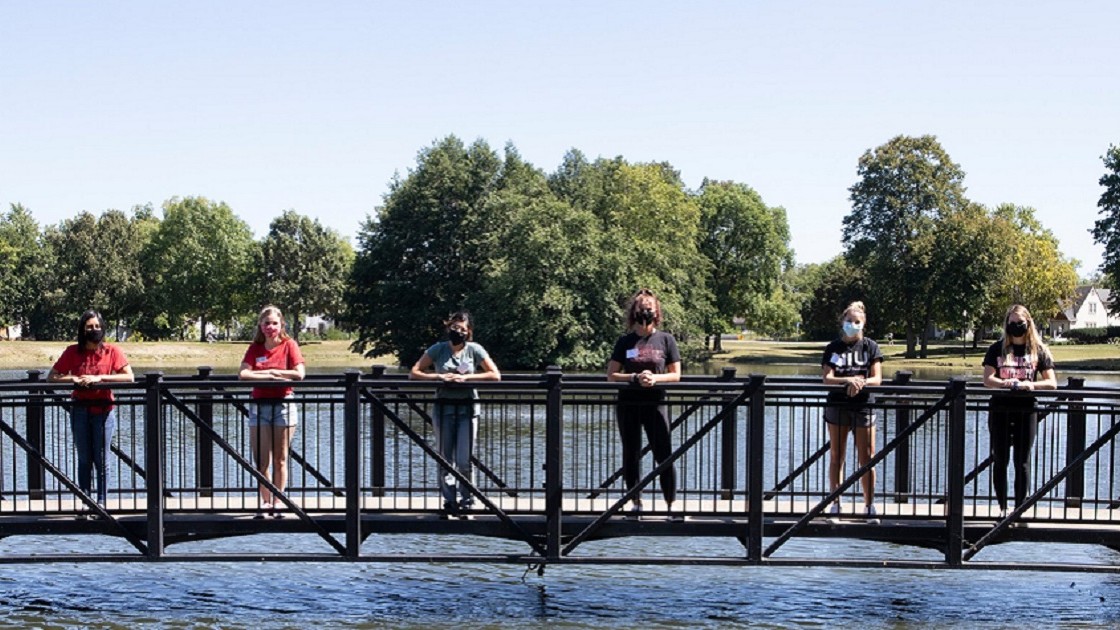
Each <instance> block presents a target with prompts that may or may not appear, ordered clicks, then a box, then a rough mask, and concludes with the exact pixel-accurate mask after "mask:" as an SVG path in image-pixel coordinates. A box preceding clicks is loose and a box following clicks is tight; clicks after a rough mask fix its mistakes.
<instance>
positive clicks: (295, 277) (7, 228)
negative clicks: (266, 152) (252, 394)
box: [0, 197, 354, 340]
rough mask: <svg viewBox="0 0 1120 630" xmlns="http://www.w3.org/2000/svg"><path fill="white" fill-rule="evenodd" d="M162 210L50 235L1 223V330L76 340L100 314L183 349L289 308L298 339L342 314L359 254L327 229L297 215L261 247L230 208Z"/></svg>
mask: <svg viewBox="0 0 1120 630" xmlns="http://www.w3.org/2000/svg"><path fill="white" fill-rule="evenodd" d="M162 210H163V217H162V218H160V217H158V216H156V213H155V211H154V209H153V208H152V207H151V206H150V205H145V206H137V207H134V208H132V210H131V212H128V213H125V212H122V211H120V210H107V211H105V212H103V213H102V214H101V215H100V216H94V215H93V214H92V213H89V212H80V213H78V214H77V215H76V216H75V217H73V218H71V219H67V220H64V221H62V222H61V223H59V224H58V225H49V226H46V227H44V228H42V229H40V227H39V225H38V223H37V222H36V221H35V219H34V217H33V216H32V214H31V212H30V211H29V210H28V209H27V208H25V207H24V206H23V205H21V204H18V203H17V204H12V205H11V207H10V209H9V210H8V212H7V213H6V214H4V215H3V216H2V217H0V325H4V326H13V325H18V326H20V327H21V329H22V334H23V336H24V337H25V338H32V339H46V340H59V339H70V338H71V337H73V336H74V330H75V329H74V323H75V322H76V318H77V316H78V314H79V313H81V312H83V311H84V310H86V309H89V308H95V309H97V310H99V311H101V312H102V314H103V315H104V316H105V317H106V318H107V320H108V321H109V322H112V324H113V326H114V327H115V328H116V329H117V331H116V332H117V337H118V338H119V337H120V336H121V334H120V333H121V332H122V331H123V330H128V331H129V332H130V333H131V334H132V335H133V337H132V338H140V339H170V338H179V339H183V338H185V337H186V335H188V334H190V332H191V331H194V330H195V326H196V325H197V330H198V334H199V335H200V338H204V336H205V331H206V329H207V324H208V323H213V324H215V325H216V326H217V327H219V328H223V329H226V330H231V329H233V328H234V327H235V326H237V327H238V328H240V327H242V326H241V325H244V324H248V326H247V327H248V329H250V330H251V329H252V328H253V325H254V318H255V316H256V312H257V309H258V308H259V307H260V306H261V305H263V304H277V305H280V306H281V308H282V309H283V310H284V312H285V313H286V314H287V316H288V318H289V322H290V323H296V324H297V328H296V329H295V332H296V333H297V334H298V332H299V330H298V322H300V321H301V319H302V316H303V315H311V314H336V313H339V312H340V311H341V310H342V289H343V286H344V285H345V283H346V280H347V277H348V274H349V271H350V267H351V265H352V262H353V258H354V253H353V250H352V248H351V246H350V244H349V242H348V241H346V240H345V239H343V238H342V237H340V236H339V235H338V234H337V233H336V232H334V231H333V230H330V229H328V228H325V227H323V226H322V225H321V224H320V223H319V222H318V221H317V220H313V219H310V218H308V217H305V216H302V215H300V214H298V213H296V212H294V211H291V210H289V211H286V212H284V213H283V214H281V215H280V216H279V217H277V218H276V219H275V220H273V221H272V224H271V225H270V227H269V232H268V234H267V235H266V236H265V237H264V238H262V239H261V240H259V241H258V240H254V238H253V234H252V231H251V230H250V229H249V226H248V225H247V224H246V223H245V222H244V221H242V220H241V219H240V218H238V217H237V216H236V215H235V214H234V212H233V210H232V209H231V208H230V207H229V206H228V205H226V204H225V203H220V202H214V201H210V200H208V199H205V198H203V197H186V198H173V199H170V200H168V201H167V202H165V203H164V204H163V207H162Z"/></svg>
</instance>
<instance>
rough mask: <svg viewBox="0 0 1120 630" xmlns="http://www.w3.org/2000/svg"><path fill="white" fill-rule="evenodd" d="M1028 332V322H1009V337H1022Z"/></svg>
mask: <svg viewBox="0 0 1120 630" xmlns="http://www.w3.org/2000/svg"><path fill="white" fill-rule="evenodd" d="M1025 334H1027V322H1007V336H1008V337H1022V336H1023V335H1025Z"/></svg>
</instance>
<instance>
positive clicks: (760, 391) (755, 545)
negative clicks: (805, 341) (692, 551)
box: [747, 374, 766, 563]
mask: <svg viewBox="0 0 1120 630" xmlns="http://www.w3.org/2000/svg"><path fill="white" fill-rule="evenodd" d="M765 384H766V376H765V375H762V374H751V377H750V381H748V383H747V387H748V388H750V402H749V403H748V404H749V405H750V413H749V415H748V416H747V510H748V514H747V525H748V527H749V531H748V532H747V560H748V561H750V562H752V563H761V562H762V533H763V531H762V530H763V525H764V523H765V520H764V519H763V513H762V493H763V489H762V486H763V483H764V481H763V478H762V476H763V472H762V470H763V466H762V463H763V462H762V459H763V457H762V456H763V447H764V444H765V436H766V400H765V395H766V390H765V387H764V385H765Z"/></svg>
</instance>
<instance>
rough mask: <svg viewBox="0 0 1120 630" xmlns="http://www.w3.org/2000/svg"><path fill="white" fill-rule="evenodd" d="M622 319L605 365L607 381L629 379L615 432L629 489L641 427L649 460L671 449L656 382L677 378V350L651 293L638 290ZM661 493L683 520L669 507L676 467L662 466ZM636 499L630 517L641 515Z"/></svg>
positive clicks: (620, 399)
mask: <svg viewBox="0 0 1120 630" xmlns="http://www.w3.org/2000/svg"><path fill="white" fill-rule="evenodd" d="M626 323H627V326H628V327H629V329H630V332H628V333H626V334H625V335H623V336H621V337H619V339H618V341H617V342H615V344H614V351H613V352H611V360H610V363H609V364H608V365H607V379H608V380H610V381H614V382H621V383H630V384H631V385H630V387H628V388H625V389H623V390H621V391H620V392H619V394H618V432H619V434H620V435H621V437H622V477H623V480H624V481H625V483H626V489H627V490H629V489H631V488H633V487H634V486H636V485H637V484H638V477H639V468H640V463H641V459H642V458H641V455H642V431H643V429H644V430H645V434H646V437H647V438H648V439H649V444H650V449H651V450H652V451H653V458H654V461H656V462H657V463H658V464H660V463H661V462H662V461H664V460H665V459H667V458H668V457H669V455H670V454H672V452H673V445H672V441H671V439H670V427H669V412H668V408H667V407H666V405H665V390H664V389H662V388H660V387H658V386H657V385H658V384H660V383H676V382H677V381H679V380H681V353H680V351H679V350H678V349H677V340H676V339H674V338H673V336H672V335H670V334H669V333H667V332H663V331H660V330H657V327H658V326H659V325H661V302H660V301H658V299H657V297H656V296H655V295H654V294H653V292H652V291H649V290H648V289H642V290H641V291H638V293H637V294H636V295H635V296H634V298H633V299H632V300H631V301H630V307H629V309H628V310H627V315H626ZM660 481H661V493H662V495H663V496H664V497H665V503H666V505H667V509H668V510H669V513H670V517H671V518H672V519H673V520H683V517H682V516H681V515H680V513H679V512H674V511H673V501H675V500H676V496H677V471H676V469H675V467H673V466H668V467H667V468H666V469H665V470H664V472H662V473H661V476H660ZM642 507H643V504H642V498H641V495H640V494H639V495H637V496H635V497H634V499H633V503H632V504H631V506H630V515H631V516H632V517H634V518H637V517H639V516H640V515H641V513H642Z"/></svg>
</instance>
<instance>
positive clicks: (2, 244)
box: [0, 203, 51, 339]
mask: <svg viewBox="0 0 1120 630" xmlns="http://www.w3.org/2000/svg"><path fill="white" fill-rule="evenodd" d="M50 258H51V252H50V250H49V248H48V247H47V245H46V244H45V243H44V242H43V238H42V234H41V233H40V231H39V224H38V223H37V222H36V221H35V219H34V217H32V216H31V212H30V211H29V210H28V209H27V208H26V207H24V206H23V205H21V204H18V203H13V204H11V207H10V209H9V210H8V212H7V213H6V214H4V215H3V216H0V324H2V325H4V326H20V327H21V328H22V329H23V336H24V337H37V336H42V335H41V333H42V332H43V331H41V330H39V329H37V328H36V326H35V324H36V323H37V322H38V319H39V318H38V317H36V314H37V313H39V312H40V311H41V307H42V301H43V300H44V299H45V297H46V293H47V290H46V288H45V283H46V280H47V277H48V274H49V267H50V264H49V263H50ZM42 338H44V339H46V338H49V337H46V336H42Z"/></svg>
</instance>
